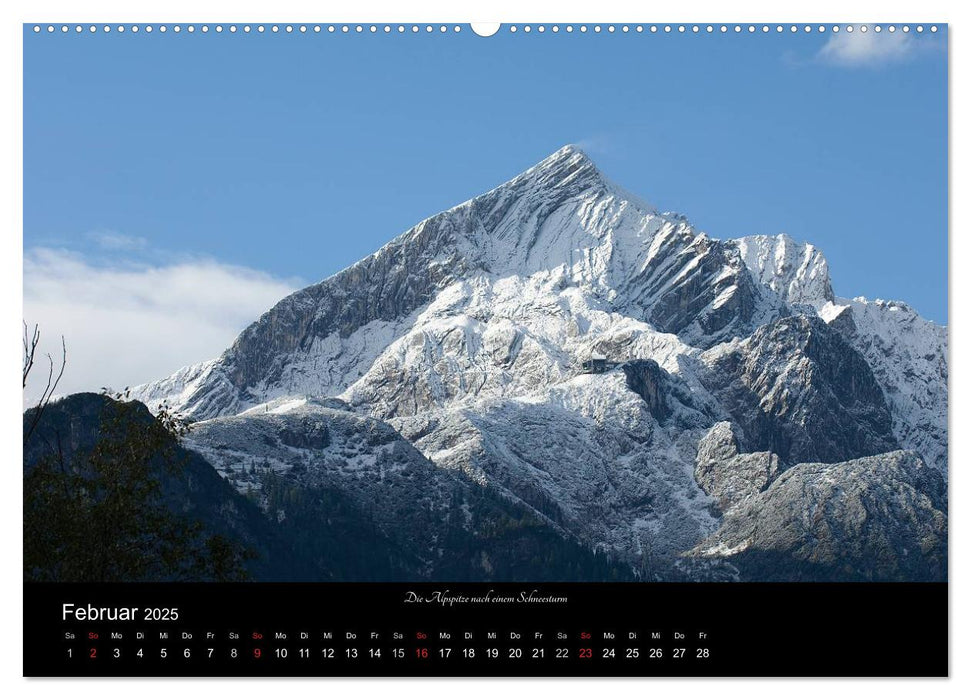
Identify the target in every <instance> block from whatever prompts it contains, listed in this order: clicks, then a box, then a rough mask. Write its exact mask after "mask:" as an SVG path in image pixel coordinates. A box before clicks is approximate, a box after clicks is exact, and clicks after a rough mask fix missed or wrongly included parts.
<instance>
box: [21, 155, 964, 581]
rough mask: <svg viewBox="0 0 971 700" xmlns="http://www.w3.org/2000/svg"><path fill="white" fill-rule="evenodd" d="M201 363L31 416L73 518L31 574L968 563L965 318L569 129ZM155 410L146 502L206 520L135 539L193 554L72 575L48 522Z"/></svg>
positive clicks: (235, 575) (357, 575) (851, 568)
mask: <svg viewBox="0 0 971 700" xmlns="http://www.w3.org/2000/svg"><path fill="white" fill-rule="evenodd" d="M841 286H842V285H841ZM199 360H200V362H198V363H197V364H194V365H191V366H188V367H186V368H184V369H181V370H179V371H178V372H176V373H175V374H173V375H172V376H169V377H163V378H159V379H157V380H156V381H151V382H149V383H146V384H142V385H139V386H135V387H133V388H131V389H130V391H129V392H128V393H126V394H125V395H123V396H110V395H106V394H101V395H99V394H74V395H71V396H67V397H64V398H57V399H54V400H52V401H51V402H50V403H49V404H48V405H46V406H44V407H38V408H30V409H28V410H27V412H26V413H25V414H24V425H25V461H24V473H25V513H26V514H27V515H31V514H33V515H35V516H36V519H37V522H39V523H51V524H49V525H44V526H38V527H36V528H32V529H31V530H29V531H28V529H26V528H25V541H26V544H25V547H27V545H30V547H27V550H25V551H31V552H33V553H34V555H35V556H31V557H25V571H24V576H25V579H27V580H35V579H36V580H47V579H51V580H63V579H66V580H72V578H76V579H82V580H85V579H91V578H92V577H93V580H98V577H100V578H101V579H105V580H146V579H148V580H152V579H161V580H166V579H167V578H168V577H172V578H177V579H180V580H226V579H229V580H235V579H244V580H261V581H411V580H414V581H435V580H450V581H519V580H532V581H611V580H619V581H937V580H946V577H947V509H948V504H947V474H948V461H947V454H948V452H947V447H948V438H947V386H948V385H947V379H948V368H947V330H946V328H945V327H943V326H940V325H937V324H935V323H933V322H931V321H928V320H925V319H924V318H922V317H921V316H920V315H919V314H918V313H917V312H916V311H915V310H914V309H913V308H911V307H910V306H908V305H907V304H906V303H904V302H898V301H883V300H879V299H877V300H873V299H866V298H863V297H856V298H852V299H850V298H841V297H839V296H837V295H836V294H835V293H834V292H833V284H832V280H831V278H830V271H829V266H828V263H827V260H826V258H825V257H824V254H823V251H821V250H819V249H817V248H816V247H815V246H813V245H812V244H811V243H803V242H797V241H795V240H793V239H792V238H790V237H788V236H786V235H777V236H764V235H759V236H747V237H742V238H735V239H728V240H718V239H715V238H712V237H710V236H708V235H706V234H705V233H704V232H702V231H700V230H698V229H697V228H695V227H694V226H693V225H692V224H691V222H690V221H689V220H688V219H687V218H686V217H684V216H682V215H680V214H675V213H670V212H663V211H660V210H658V209H656V208H655V207H653V206H652V205H650V204H648V203H647V202H645V201H644V200H642V199H640V198H639V197H638V196H636V195H634V194H631V193H629V192H627V191H626V190H625V189H623V188H621V187H619V186H617V185H615V184H614V183H613V182H611V181H610V180H609V179H608V178H607V177H606V176H605V175H604V174H603V173H602V172H601V171H600V170H599V169H598V167H597V166H596V165H595V164H594V162H593V160H591V158H589V157H588V156H587V155H586V154H585V153H584V151H583V150H581V149H580V148H577V147H574V146H565V147H563V148H561V149H560V150H558V151H556V152H555V153H553V154H552V155H550V156H549V157H547V158H545V159H544V160H542V161H541V162H539V163H537V164H536V165H535V166H533V167H531V168H529V169H528V170H526V171H525V172H523V173H522V174H520V175H518V176H516V177H514V178H513V179H511V180H509V181H508V182H505V183H504V184H502V185H500V186H498V187H496V188H495V189H492V190H490V191H488V192H486V193H484V194H481V195H479V196H477V197H474V198H472V199H470V200H468V201H466V202H464V203H462V204H459V205H457V206H455V207H452V208H451V209H448V210H446V211H443V212H441V213H439V214H436V215H434V216H432V217H430V218H428V219H425V220H424V221H421V222H419V223H418V224H416V225H415V226H414V227H413V228H411V229H409V230H407V231H405V232H404V233H402V234H401V235H399V236H397V237H395V238H393V239H391V240H390V241H389V242H388V243H387V244H386V245H384V246H383V247H382V248H380V249H379V250H377V251H376V252H374V253H372V254H371V255H368V256H367V257H364V258H363V259H361V260H359V261H358V262H356V263H354V264H353V265H350V266H349V267H347V268H345V269H343V270H341V271H339V272H337V273H336V274H333V275H331V276H329V277H327V278H326V279H324V280H323V281H321V282H319V283H317V284H313V285H311V286H308V287H305V288H303V289H300V290H298V291H296V292H294V293H292V294H290V295H289V296H286V297H285V298H283V299H281V300H280V301H278V302H277V303H276V304H275V305H274V306H273V307H272V308H271V309H270V310H269V311H267V312H266V313H264V314H263V315H262V316H260V317H259V318H256V319H253V321H252V323H251V324H250V325H249V326H248V327H246V329H245V330H244V331H243V332H242V333H241V334H240V335H239V336H238V337H237V338H236V340H235V342H233V343H232V345H231V346H230V347H228V348H226V350H225V351H224V352H223V353H222V354H221V355H219V356H218V357H216V358H214V359H205V358H199ZM25 382H26V378H25ZM38 412H41V415H40V416H38V415H37V414H38ZM154 416H163V417H173V416H174V417H177V420H178V421H179V422H178V425H179V426H180V427H179V429H177V430H174V431H170V433H165V431H164V430H163V431H162V432H163V433H165V434H162V435H160V436H159V437H158V439H157V441H156V442H155V443H153V444H154V445H155V446H154V447H153V448H152V450H153V452H152V453H151V454H147V455H146V456H145V461H146V463H147V464H148V466H147V467H146V470H145V473H144V474H143V475H142V476H143V482H144V484H145V485H146V486H145V493H144V494H143V497H144V501H143V502H142V503H141V504H140V505H139V506H138V507H139V508H144V507H147V505H146V504H149V503H151V504H153V506H152V507H153V508H154V509H155V510H158V511H159V512H160V513H164V514H165V515H166V517H164V518H161V519H160V520H159V522H160V523H162V525H159V528H162V527H166V528H170V529H171V528H172V527H175V526H174V525H173V524H172V522H169V520H173V519H174V520H173V522H175V521H178V522H181V523H183V526H182V527H183V529H182V530H179V532H180V533H182V534H180V535H179V536H178V537H175V539H174V540H173V539H172V538H171V537H168V539H167V538H166V536H163V535H161V534H160V533H159V532H154V533H152V532H147V533H145V532H141V533H140V532H137V531H136V532H133V533H131V536H132V537H147V538H148V539H152V538H153V537H156V538H158V539H159V542H158V543H157V545H158V546H159V547H160V549H159V551H160V552H162V553H168V554H167V556H169V557H170V558H171V559H172V561H175V562H178V565H173V566H171V567H169V568H167V569H165V571H161V570H159V569H158V568H157V567H153V566H147V565H146V566H140V567H139V566H130V567H128V568H126V567H125V566H121V565H118V566H114V565H113V564H112V562H110V561H109V562H108V563H107V564H105V565H104V566H102V567H101V568H100V569H98V570H97V571H94V570H90V569H89V568H86V567H85V566H81V565H80V564H79V565H78V566H76V567H66V568H65V567H64V566H63V565H61V566H54V565H52V561H54V560H59V561H62V562H63V560H64V559H65V557H66V556H67V555H66V552H67V551H68V550H69V549H70V547H69V546H68V545H65V544H64V542H65V541H68V540H70V537H69V536H67V535H63V533H62V535H60V536H59V535H58V533H57V525H56V523H54V520H52V519H51V518H50V517H49V514H47V513H46V511H45V509H50V508H51V507H52V505H51V504H52V503H53V504H57V503H62V505H61V506H60V508H61V509H63V508H65V507H66V506H64V505H63V503H68V504H70V507H71V508H84V507H86V508H93V509H95V510H97V509H98V508H101V507H102V506H103V504H100V503H98V502H96V501H97V499H98V498H99V497H98V496H97V494H98V493H99V492H100V491H101V490H104V489H105V488H106V485H105V480H106V479H108V480H110V479H117V476H114V477H112V476H111V475H112V474H113V473H114V472H112V471H111V469H112V468H116V466H117V465H115V466H114V467H113V466H112V462H111V459H110V455H111V454H112V453H111V449H109V447H112V446H113V448H123V447H125V445H126V444H127V443H125V442H124V441H125V439H126V437H125V435H121V436H118V435H116V434H113V433H112V429H111V428H110V427H106V426H111V425H114V426H115V430H114V433H118V429H117V426H118V424H119V421H121V422H122V423H123V424H124V425H125V426H127V427H126V428H125V430H129V429H131V426H135V428H134V429H135V435H140V434H142V433H141V432H139V431H143V430H148V429H149V428H148V427H146V426H149V425H150V424H152V423H153V421H157V420H158V418H156V417H154ZM138 426H141V427H138ZM28 429H29V430H30V435H29V437H30V439H29V441H26V437H27V434H28V433H27V431H28ZM122 432H124V431H122ZM156 432H157V431H156ZM113 435H114V437H113ZM127 439H128V440H130V441H132V442H139V438H138V437H131V436H129V437H128V438H127ZM112 440H114V442H112ZM106 445H107V446H106ZM52 455H56V457H57V459H54V458H53V457H52ZM106 455H108V456H106ZM170 462H171V463H172V464H174V465H175V466H172V464H169V463H170ZM54 463H56V464H55V466H51V465H52V464H54ZM58 465H59V466H58ZM45 474H46V475H47V476H46V477H44V478H41V477H42V476H43V475H45ZM64 474H68V475H70V479H69V480H67V481H65V477H64V476H63V475H64ZM58 475H61V476H60V477H58ZM32 489H33V490H34V492H32V493H29V492H28V491H30V490H32ZM64 489H67V490H68V491H70V490H71V489H74V491H75V492H76V493H75V496H77V497H71V496H67V497H65V496H58V499H60V500H58V499H55V498H54V497H53V495H52V494H54V493H59V492H60V491H62V490H64ZM108 490H109V491H110V488H108ZM85 503H86V505H85ZM28 506H30V507H29V508H28ZM25 517H26V516H25ZM63 527H64V528H65V529H67V530H69V529H70V523H68V524H66V525H64V526H63ZM35 534H36V536H34V535H35ZM173 542H174V543H175V544H173ZM114 544H115V545H118V547H119V548H120V550H123V549H124V543H123V542H121V543H114ZM170 545H171V546H170ZM214 546H215V547H216V550H218V551H219V552H221V554H222V556H221V558H220V557H216V558H213V556H212V551H213V547H214ZM207 547H208V548H209V549H206V548H207ZM76 556H78V557H79V560H80V559H84V556H83V555H80V554H78V555H76ZM160 556H161V555H160ZM202 560H204V561H208V562H213V561H215V562H217V563H219V565H218V566H212V565H210V566H190V565H189V564H188V562H190V561H202ZM105 567H107V568H105Z"/></svg>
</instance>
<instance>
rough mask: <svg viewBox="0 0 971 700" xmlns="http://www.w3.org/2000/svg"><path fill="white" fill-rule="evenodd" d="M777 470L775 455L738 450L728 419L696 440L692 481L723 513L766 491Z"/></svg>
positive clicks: (777, 464) (777, 462)
mask: <svg viewBox="0 0 971 700" xmlns="http://www.w3.org/2000/svg"><path fill="white" fill-rule="evenodd" d="M778 472H779V457H778V455H774V454H772V453H771V452H749V453H746V454H742V453H740V452H739V450H738V441H737V440H736V439H735V433H734V431H733V430H732V424H731V423H729V422H727V421H723V422H721V423H716V424H715V425H714V426H713V427H712V429H711V430H709V431H708V432H707V433H706V434H705V436H704V437H703V438H702V439H701V440H700V441H699V442H698V456H697V457H696V458H695V481H697V482H698V485H699V486H701V488H702V489H703V490H704V492H705V493H706V494H708V495H709V496H711V497H712V498H714V499H715V501H716V502H717V503H718V507H719V509H720V510H721V511H722V512H724V511H727V510H729V509H730V508H731V507H732V506H734V505H736V504H738V503H740V502H742V501H744V500H745V499H747V498H749V497H750V496H754V495H755V494H757V493H760V492H761V491H763V490H765V488H766V487H768V485H769V483H770V482H771V481H772V480H773V479H774V478H775V477H776V475H777V474H778Z"/></svg>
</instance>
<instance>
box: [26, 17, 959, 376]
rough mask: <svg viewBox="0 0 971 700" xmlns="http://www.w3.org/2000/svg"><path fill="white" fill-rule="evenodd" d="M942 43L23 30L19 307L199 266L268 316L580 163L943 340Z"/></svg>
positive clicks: (802, 37) (932, 39)
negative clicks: (233, 277)
mask: <svg viewBox="0 0 971 700" xmlns="http://www.w3.org/2000/svg"><path fill="white" fill-rule="evenodd" d="M945 39H946V37H945V31H944V30H943V29H942V31H940V32H938V33H937V34H935V35H933V36H931V35H929V34H927V35H925V36H921V37H917V36H916V35H914V34H910V35H907V36H904V35H903V34H902V33H899V32H898V33H897V34H896V35H895V36H891V35H889V34H888V33H886V32H884V33H883V34H882V36H877V35H876V34H874V33H873V32H872V31H871V33H870V34H869V35H868V36H866V37H864V36H863V35H861V34H860V33H859V32H857V35H856V36H855V37H851V36H849V35H847V34H846V33H845V32H844V33H843V34H842V35H837V36H835V37H834V36H833V35H831V34H829V33H827V34H822V35H820V34H818V33H816V32H813V33H811V34H808V35H806V34H804V33H803V32H799V33H797V34H791V33H789V32H788V31H787V32H784V33H783V34H777V33H775V32H774V31H772V32H770V33H768V34H763V33H761V32H757V33H756V34H755V35H749V34H748V33H747V32H743V33H742V34H741V35H738V34H735V33H733V32H729V33H728V34H726V35H721V34H720V33H718V32H716V33H715V34H713V35H708V34H704V33H703V34H701V35H692V34H690V33H688V34H684V35H682V34H678V33H672V34H670V35H665V34H664V33H663V32H662V33H659V34H655V35H652V34H650V33H644V34H636V33H633V32H631V33H629V34H626V35H623V34H620V33H619V32H618V33H615V34H607V33H606V32H604V33H601V34H599V35H598V34H594V33H593V32H587V33H586V34H583V35H581V34H579V32H574V33H573V34H570V35H567V34H566V33H565V32H560V33H559V34H555V35H554V34H552V33H550V32H548V31H547V32H546V33H545V34H543V35H540V34H537V33H536V32H535V31H534V32H533V33H531V34H529V35H526V34H524V33H523V32H522V31H520V32H517V33H516V34H510V33H508V32H506V31H500V33H499V34H498V35H496V36H493V37H490V38H487V39H486V38H481V37H477V36H475V35H473V34H472V33H471V32H470V31H468V29H467V28H465V31H463V32H461V33H459V34H457V35H456V34H454V33H452V32H449V33H448V34H445V35H442V34H439V33H438V32H435V33H434V34H432V35H426V34H425V33H424V32H421V33H420V34H417V35H413V34H411V33H410V32H408V33H406V34H404V35H398V34H397V33H392V34H391V35H385V34H383V33H381V32H379V33H378V34H376V35H371V34H369V33H367V32H365V33H364V34H363V35H359V34H355V33H353V32H352V33H351V34H350V35H342V34H340V33H339V32H338V33H337V34H334V35H330V34H327V33H326V31H325V32H323V33H321V34H313V33H308V34H307V35H299V34H290V35H288V34H284V33H282V32H281V33H280V34H277V35H273V34H270V33H266V34H262V35H256V34H255V33H254V34H250V35H243V34H241V33H237V34H229V33H228V32H224V33H222V34H215V33H214V32H209V33H208V34H206V35H202V34H201V33H199V32H196V33H195V34H194V35H188V34H186V33H185V32H183V33H182V34H180V35H176V34H174V33H172V32H171V31H170V32H168V33H166V34H164V35H162V34H160V33H158V32H157V31H156V32H153V33H152V34H146V33H145V32H144V31H143V32H140V33H139V34H137V35H133V34H132V33H131V32H130V31H129V32H126V33H125V34H123V35H120V34H118V33H117V32H112V33H111V34H108V35H105V34H103V33H100V32H99V33H97V34H94V35H92V34H89V33H87V32H84V33H83V34H81V35H75V34H74V32H73V31H72V32H70V33H69V34H67V35H62V34H61V33H60V32H57V33H55V34H54V35H49V34H47V33H46V32H42V33H41V34H39V35H35V34H34V33H33V32H32V31H30V29H29V28H25V46H24V54H25V60H24V246H25V306H26V305H27V301H26V297H27V290H28V284H29V282H30V279H29V277H30V275H31V274H34V273H36V274H38V275H40V274H42V267H43V266H38V264H37V260H32V259H31V256H36V254H38V251H42V252H45V253H46V254H49V255H53V254H54V251H59V252H60V253H61V254H65V255H67V254H69V255H70V256H71V257H70V259H71V260H72V261H73V262H74V263H77V264H78V265H82V266H87V268H90V270H93V271H94V273H96V274H98V275H100V274H109V273H110V274H115V273H121V272H124V273H126V274H129V273H130V279H128V282H130V283H132V284H135V283H137V274H138V273H139V271H142V272H144V270H146V269H151V270H156V271H157V270H163V269H170V268H172V267H177V266H180V265H181V266H183V268H188V267H191V266H192V265H195V264H202V265H211V266H215V267H216V268H218V269H221V270H228V271H230V272H233V271H235V272H236V273H239V275H241V279H242V280H243V281H244V282H245V281H247V280H248V281H250V282H254V284H257V285H260V284H262V285H264V286H265V289H264V292H265V294H264V296H265V299H264V298H263V297H260V296H259V295H256V296H258V297H259V299H258V301H254V302H253V303H254V304H255V306H254V309H255V308H259V307H260V306H261V305H263V306H268V305H269V304H270V303H272V301H273V299H274V298H275V295H278V294H280V293H283V292H285V291H286V290H287V289H288V288H292V287H295V286H298V285H300V284H303V283H310V282H314V281H317V280H320V279H323V278H324V277H327V276H328V275H330V274H332V273H333V272H335V271H337V270H339V269H341V268H343V267H345V266H347V265H348V264H350V263H352V262H354V261H356V260H358V259H359V258H361V257H363V256H364V255H366V254H368V253H370V252H372V251H373V250H375V249H377V248H378V247H380V246H381V245H383V244H384V243H385V242H387V241H388V240H390V239H391V238H392V237H394V236H395V235H397V234H398V233H400V232H402V231H404V230H406V229H407V228H409V227H410V226H412V225H413V224H415V223H417V222H418V221H419V220H421V219H423V218H425V217H427V216H429V215H431V214H434V213H435V212H437V211H440V210H442V209H446V208H448V207H450V206H453V205H454V204H457V203H459V202H461V201H463V200H465V199H468V198H469V197H472V196H474V195H476V194H479V193H481V192H483V191H486V190H488V189H490V188H492V187H494V186H496V185H498V184H500V183H501V182H503V181H505V180H507V179H509V178H510V177H512V176H514V175H516V174H517V173H518V172H520V171H522V170H524V169H525V168H527V167H529V166H530V165H532V164H534V163H535V162H536V161H539V160H541V159H542V158H543V157H545V156H546V155H548V154H549V153H551V152H553V151H555V150H556V149H557V148H559V147H560V146H562V145H564V144H566V143H576V144H579V145H580V146H581V147H582V148H584V150H585V151H586V152H587V153H588V154H589V155H590V156H591V157H592V158H593V159H594V160H595V162H596V163H597V164H598V166H599V167H600V169H601V170H602V171H603V172H604V173H605V174H606V175H607V176H608V177H609V178H610V179H612V180H613V181H615V182H616V183H618V184H620V185H622V186H623V187H625V188H626V189H628V190H630V191H632V192H635V193H637V194H639V195H641V196H642V197H643V198H645V199H647V200H648V201H650V202H652V203H653V204H655V205H656V206H658V207H659V208H661V209H664V210H674V211H679V212H682V213H684V214H685V215H686V216H687V217H688V218H689V219H690V220H691V221H692V222H693V223H694V224H696V225H697V226H698V227H700V228H701V229H703V230H705V231H706V232H708V233H709V234H711V235H712V236H714V237H717V238H730V237H735V236H741V235H746V234H751V233H767V234H774V233H778V232H787V233H789V234H790V235H791V236H793V237H794V238H796V239H798V240H808V241H811V242H813V243H815V244H816V245H817V246H818V247H820V248H821V249H822V250H823V251H824V253H825V254H826V256H827V258H828V259H829V262H830V266H831V271H832V276H833V280H834V286H835V289H836V292H837V293H838V294H840V295H844V296H856V295H865V296H867V297H883V298H895V299H903V300H905V301H907V302H909V303H911V304H912V305H913V306H915V307H916V308H917V309H918V310H919V311H920V312H921V313H922V314H924V315H925V316H927V317H929V318H932V319H934V320H935V321H938V322H945V321H946V318H947V60H946V59H947V54H946V51H945V48H944V44H945ZM55 261H56V259H55ZM53 264H54V263H50V265H53ZM50 265H48V269H52V268H50ZM87 268H84V267H82V271H83V270H84V269H87ZM80 274H88V275H89V276H90V274H91V272H90V271H89V272H87V273H84V272H82V273H80ZM166 279H167V278H166ZM115 282H117V280H115ZM93 283H94V282H93V281H92V284H93ZM156 283H159V282H158V280H156ZM183 283H185V284H188V283H187V282H185V281H183ZM162 284H164V282H163V283H162ZM146 294H150V292H146ZM230 302H231V299H227V300H224V301H223V303H225V304H227V305H228V304H230ZM157 303H160V302H157ZM28 310H29V309H26V308H25V313H27V311H28ZM242 312H245V313H247V314H251V313H254V311H253V310H251V309H249V308H248V307H247V308H246V309H243V310H242ZM173 313H174V312H173ZM233 324H235V325H240V324H242V325H245V319H242V318H241V319H233V320H232V323H231V324H230V325H233ZM236 330H238V329H236ZM227 332H228V331H227ZM235 332H236V331H233V333H235ZM229 340H230V341H231V340H232V337H230V338H229ZM213 342H215V341H213ZM220 342H221V341H220ZM225 344H228V343H225ZM225 344H224V345H225ZM198 350H199V351H201V348H200V349H198ZM193 351H194V352H195V351H197V350H196V349H193ZM215 352H218V350H216V351H215ZM201 359H203V357H195V358H190V361H193V360H201ZM175 361H176V358H172V362H175ZM172 369H174V367H173V368H172ZM149 378H151V377H145V379H149Z"/></svg>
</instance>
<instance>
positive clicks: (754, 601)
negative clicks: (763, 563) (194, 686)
mask: <svg viewBox="0 0 971 700" xmlns="http://www.w3.org/2000/svg"><path fill="white" fill-rule="evenodd" d="M24 591H25V592H24V596H25V600H24V603H25V612H24V629H25V633H24V645H25V649H24V675H26V676H946V675H947V674H948V601H947V584H939V583H913V584H908V583H879V584H810V583H798V584H791V583H788V584H752V583H744V584H724V583H719V584H712V583H678V584H674V583H646V584H645V583H632V584H579V583H571V584H563V583H535V584H530V583H508V584H507V583H472V584H470V583H454V584H444V583H442V584H427V583H415V584H409V583H388V584H374V583H360V584H346V583H340V584H337V583H312V584H311V583H245V584H239V583H237V584H177V583H170V584H36V583H32V584H31V583H28V584H25V586H24Z"/></svg>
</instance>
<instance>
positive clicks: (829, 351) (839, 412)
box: [701, 316, 898, 464]
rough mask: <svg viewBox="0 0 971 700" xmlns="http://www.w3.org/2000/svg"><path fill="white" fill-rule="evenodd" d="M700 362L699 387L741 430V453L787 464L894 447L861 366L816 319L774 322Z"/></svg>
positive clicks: (879, 396) (883, 409) (869, 376)
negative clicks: (772, 456)
mask: <svg viewBox="0 0 971 700" xmlns="http://www.w3.org/2000/svg"><path fill="white" fill-rule="evenodd" d="M713 352H714V351H713ZM706 360H707V362H706V366H705V368H704V370H703V371H702V374H701V377H702V381H703V382H704V383H705V385H706V386H707V387H708V388H709V390H711V391H712V393H714V394H715V396H716V397H717V398H718V400H719V402H720V403H721V405H722V406H723V407H724V408H725V409H726V410H727V411H728V413H729V415H730V416H731V417H732V420H733V421H734V422H735V423H737V424H738V425H739V426H740V427H741V429H742V431H743V434H744V442H743V444H744V446H745V448H746V449H747V450H750V451H756V450H769V451H771V452H774V453H776V454H777V455H779V457H780V458H781V459H782V461H783V462H785V463H787V464H793V463H795V462H800V461H809V460H815V461H825V462H839V461H844V460H847V459H852V458H854V457H862V456H866V455H873V454H879V453H881V452H888V451H890V450H894V449H896V448H897V447H898V444H897V441H896V439H895V438H894V436H893V431H892V427H891V419H890V411H889V410H888V408H887V405H886V402H885V401H884V397H883V392H882V391H881V390H880V387H879V386H878V385H877V383H876V380H875V379H874V377H873V373H872V372H871V371H870V368H869V366H868V365H867V363H866V361H865V360H864V359H863V357H862V356H861V355H860V354H859V353H858V352H857V351H856V350H855V349H853V347H852V346H851V345H850V344H849V343H847V342H846V341H845V339H844V338H843V337H842V335H841V334H840V333H839V332H838V331H836V330H834V329H832V328H830V327H829V326H827V325H826V324H825V323H824V322H823V321H821V320H820V319H818V318H810V317H807V316H791V317H786V318H782V319H779V320H777V321H774V322H772V323H770V324H767V325H766V326H764V327H762V328H760V329H758V330H757V331H756V332H755V333H754V334H753V335H752V336H751V337H750V338H748V339H746V340H745V341H743V342H741V343H739V344H737V345H736V346H735V347H733V348H732V349H730V350H729V351H727V352H722V353H720V354H712V355H710V356H709V357H707V358H706Z"/></svg>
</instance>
